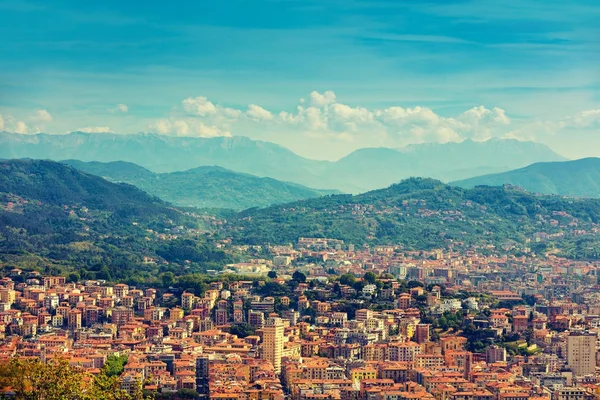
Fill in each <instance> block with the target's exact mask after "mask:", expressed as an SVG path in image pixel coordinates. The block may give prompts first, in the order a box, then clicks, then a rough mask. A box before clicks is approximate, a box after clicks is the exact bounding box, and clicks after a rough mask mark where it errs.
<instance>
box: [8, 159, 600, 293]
mask: <svg viewBox="0 0 600 400" xmlns="http://www.w3.org/2000/svg"><path fill="white" fill-rule="evenodd" d="M135 170H138V169H137V168H136V169H135ZM211 232H217V233H218V234H219V235H218V237H227V238H231V239H232V240H233V242H234V243H238V244H264V243H272V244H286V243H290V242H296V241H297V240H298V238H300V237H331V238H336V239H342V240H344V241H346V242H347V243H354V244H357V245H359V244H363V245H383V244H385V245H394V246H398V248H399V249H417V250H425V249H433V248H456V247H463V248H466V249H471V248H473V247H479V248H480V249H481V251H486V249H489V248H490V246H496V247H502V248H504V249H507V250H508V251H511V250H513V251H515V252H516V253H515V254H518V252H520V251H527V248H528V247H531V248H532V249H533V251H535V252H546V251H552V252H558V253H559V254H561V255H565V256H568V257H576V258H583V259H598V258H599V257H600V251H599V250H598V249H600V240H599V239H598V235H599V234H598V232H600V200H598V199H577V198H564V197H561V196H548V195H539V194H532V193H529V192H526V191H523V190H520V189H516V188H514V187H489V186H479V187H476V188H473V189H463V188H459V187H454V186H449V185H446V184H443V183H442V182H440V181H437V180H433V179H423V178H410V179H407V180H404V181H402V182H400V183H398V184H394V185H392V186H390V187H388V188H386V189H379V190H375V191H371V192H367V193H364V194H360V195H327V196H322V197H319V198H313V199H307V200H301V201H296V202H292V203H287V204H284V205H277V206H271V207H267V208H262V209H257V208H253V209H248V210H245V211H242V212H239V213H232V214H230V215H229V216H228V218H227V220H226V221H225V220H222V219H220V218H218V217H214V216H210V215H198V214H195V213H191V212H186V211H184V210H181V209H177V208H175V207H172V206H170V205H169V204H167V203H165V202H163V201H162V200H160V199H158V198H156V197H153V196H150V195H148V194H146V193H144V192H143V191H141V190H139V189H137V188H135V187H133V186H131V185H128V184H124V183H113V182H109V181H107V180H105V179H103V178H101V177H98V176H95V175H90V174H87V173H84V172H82V171H79V170H77V169H75V168H73V167H70V166H68V165H64V164H62V163H57V162H52V161H39V160H8V161H0V238H2V240H0V263H3V264H4V265H15V266H27V267H33V268H38V269H40V268H41V269H45V270H46V271H47V273H64V272H65V270H67V271H76V272H77V273H79V274H80V275H81V277H82V278H84V279H111V278H113V279H115V278H117V279H128V280H131V282H135V281H136V280H138V281H147V280H152V279H156V276H157V275H158V273H159V271H161V272H164V271H171V272H173V273H179V274H181V273H189V272H194V271H205V270H206V269H207V268H209V269H214V268H217V269H218V268H219V267H220V266H222V265H223V264H225V263H227V262H232V261H233V260H234V259H235V255H234V254H229V253H227V252H224V251H223V250H220V249H218V248H217V247H216V246H215V243H213V240H214V239H213V236H212V235H211Z"/></svg>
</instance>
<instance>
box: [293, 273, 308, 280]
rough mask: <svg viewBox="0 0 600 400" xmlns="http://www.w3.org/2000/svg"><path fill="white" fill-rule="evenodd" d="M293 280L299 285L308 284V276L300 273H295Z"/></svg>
mask: <svg viewBox="0 0 600 400" xmlns="http://www.w3.org/2000/svg"><path fill="white" fill-rule="evenodd" d="M292 279H293V280H295V281H296V282H298V283H305V282H306V275H304V274H303V273H302V272H300V271H296V272H294V273H293V274H292Z"/></svg>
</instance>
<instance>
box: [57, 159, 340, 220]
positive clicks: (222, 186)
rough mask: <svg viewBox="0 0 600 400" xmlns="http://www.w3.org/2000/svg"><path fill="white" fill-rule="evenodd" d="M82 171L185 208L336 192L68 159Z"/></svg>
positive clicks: (205, 171) (213, 170)
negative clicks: (122, 183) (138, 189)
mask: <svg viewBox="0 0 600 400" xmlns="http://www.w3.org/2000/svg"><path fill="white" fill-rule="evenodd" d="M65 163H66V164H68V165H71V166H73V167H75V168H77V169H79V170H81V171H84V172H87V173H90V174H94V175H98V176H101V177H103V178H106V179H108V180H110V181H113V182H125V183H129V184H131V185H134V186H136V187H138V188H140V189H142V190H143V191H145V192H148V193H150V194H152V195H154V196H158V197H160V198H161V199H163V200H166V201H169V202H171V203H173V204H176V205H178V206H182V207H198V208H225V209H233V210H244V209H247V208H251V207H266V206H270V205H272V204H281V203H288V202H290V201H296V200H302V199H309V198H312V197H319V196H322V195H324V194H332V193H335V192H336V191H328V190H317V189H310V188H308V187H306V186H302V185H298V184H295V183H288V182H282V181H278V180H276V179H272V178H261V177H258V176H254V175H249V174H244V173H240V172H233V171H230V170H227V169H225V168H221V167H213V166H210V167H209V166H205V167H198V168H194V169H190V170H187V171H181V172H171V173H162V174H157V173H154V172H151V171H149V170H147V169H145V168H143V167H140V166H138V165H135V164H131V163H127V162H122V161H118V162H111V163H100V162H82V161H75V160H70V161H65Z"/></svg>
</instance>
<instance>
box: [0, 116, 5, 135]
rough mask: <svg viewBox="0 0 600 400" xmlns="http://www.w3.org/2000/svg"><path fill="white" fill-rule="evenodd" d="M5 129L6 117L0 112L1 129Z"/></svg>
mask: <svg viewBox="0 0 600 400" xmlns="http://www.w3.org/2000/svg"><path fill="white" fill-rule="evenodd" d="M3 130H4V118H2V114H0V131H3Z"/></svg>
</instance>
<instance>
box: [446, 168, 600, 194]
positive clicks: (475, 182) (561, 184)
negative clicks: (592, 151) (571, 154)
mask: <svg viewBox="0 0 600 400" xmlns="http://www.w3.org/2000/svg"><path fill="white" fill-rule="evenodd" d="M451 184H452V185H456V186H460V187H464V188H472V187H475V186H479V185H487V186H502V185H506V184H509V185H513V186H519V187H521V188H523V189H525V190H527V191H529V192H534V193H543V194H558V195H563V196H573V197H600V158H583V159H581V160H575V161H564V162H547V163H535V164H532V165H530V166H527V167H525V168H520V169H517V170H514V171H508V172H503V173H499V174H491V175H483V176H477V177H474V178H470V179H465V180H461V181H456V182H452V183H451Z"/></svg>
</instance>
